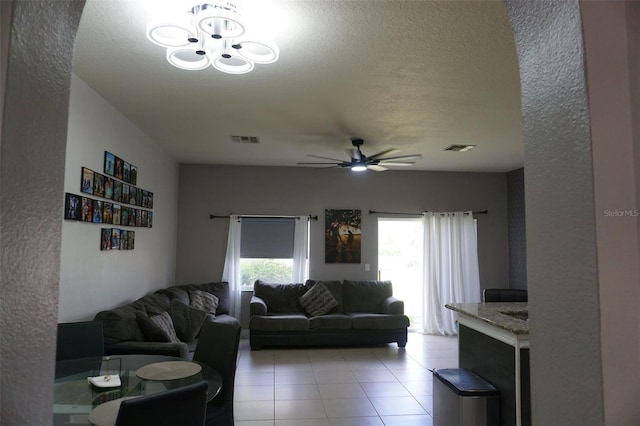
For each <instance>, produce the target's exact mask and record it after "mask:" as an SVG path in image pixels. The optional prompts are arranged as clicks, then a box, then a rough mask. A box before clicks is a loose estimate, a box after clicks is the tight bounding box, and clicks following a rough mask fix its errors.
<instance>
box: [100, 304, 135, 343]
mask: <svg viewBox="0 0 640 426" xmlns="http://www.w3.org/2000/svg"><path fill="white" fill-rule="evenodd" d="M136 312H137V311H136V310H135V309H133V307H131V306H126V307H122V308H116V309H112V310H110V311H102V312H98V313H97V314H96V316H95V317H94V319H95V320H96V321H100V322H101V323H102V335H103V337H104V343H105V344H107V345H111V344H114V343H118V342H124V341H135V342H143V341H144V340H145V337H144V333H143V332H142V330H141V329H140V327H139V326H138V322H137V320H136Z"/></svg>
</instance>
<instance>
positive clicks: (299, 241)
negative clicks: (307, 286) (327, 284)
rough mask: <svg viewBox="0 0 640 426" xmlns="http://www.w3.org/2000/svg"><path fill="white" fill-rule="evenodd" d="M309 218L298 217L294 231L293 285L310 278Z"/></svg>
mask: <svg viewBox="0 0 640 426" xmlns="http://www.w3.org/2000/svg"><path fill="white" fill-rule="evenodd" d="M308 249H309V216H296V220H295V228H294V231H293V272H292V275H291V282H292V283H304V282H305V281H307V279H308V278H309V259H308V257H307V253H308Z"/></svg>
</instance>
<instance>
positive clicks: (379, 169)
mask: <svg viewBox="0 0 640 426" xmlns="http://www.w3.org/2000/svg"><path fill="white" fill-rule="evenodd" d="M367 169H369V170H375V171H376V172H384V171H385V170H387V168H386V167H382V166H379V165H377V164H370V165H368V166H367Z"/></svg>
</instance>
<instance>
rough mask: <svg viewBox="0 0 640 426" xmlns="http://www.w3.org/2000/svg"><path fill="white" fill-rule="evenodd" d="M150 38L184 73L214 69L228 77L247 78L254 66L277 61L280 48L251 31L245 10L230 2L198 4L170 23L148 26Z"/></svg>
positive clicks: (153, 23) (156, 22)
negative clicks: (234, 75)
mask: <svg viewBox="0 0 640 426" xmlns="http://www.w3.org/2000/svg"><path fill="white" fill-rule="evenodd" d="M147 38H148V39H149V40H150V41H152V42H153V43H155V44H157V45H159V46H162V47H166V48H167V61H169V63H170V64H171V65H173V66H175V67H177V68H180V69H184V70H190V71H194V70H202V69H205V68H207V67H208V66H210V65H211V66H213V67H214V68H215V69H217V70H218V71H222V72H225V73H229V74H245V73H248V72H250V71H252V70H253V68H254V67H255V64H270V63H273V62H275V61H277V60H278V56H279V49H278V46H277V45H276V44H275V43H273V42H271V41H264V40H260V39H259V38H258V37H257V36H256V35H255V34H254V35H253V36H252V35H251V32H250V31H248V28H247V23H246V22H245V20H244V19H243V11H242V8H241V7H240V6H239V5H238V4H236V3H233V2H230V1H215V0H214V1H210V2H207V3H202V4H195V5H193V6H192V7H190V8H188V9H187V10H185V11H184V13H181V14H178V16H174V17H172V18H171V20H170V21H169V20H154V21H152V22H150V23H149V24H148V25H147Z"/></svg>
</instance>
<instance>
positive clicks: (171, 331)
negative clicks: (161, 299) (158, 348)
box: [149, 312, 180, 343]
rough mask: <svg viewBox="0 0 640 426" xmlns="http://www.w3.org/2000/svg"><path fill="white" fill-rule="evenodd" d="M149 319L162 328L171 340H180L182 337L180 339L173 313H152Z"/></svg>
mask: <svg viewBox="0 0 640 426" xmlns="http://www.w3.org/2000/svg"><path fill="white" fill-rule="evenodd" d="M149 319H150V320H151V322H153V323H154V324H155V325H156V326H157V327H158V328H160V329H161V330H162V332H163V333H164V334H165V335H166V336H167V339H168V341H169V342H172V343H178V342H180V339H178V336H177V335H176V330H175V328H174V327H173V321H172V320H171V315H169V313H168V312H163V313H161V314H159V315H152V316H150V317H149Z"/></svg>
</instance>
